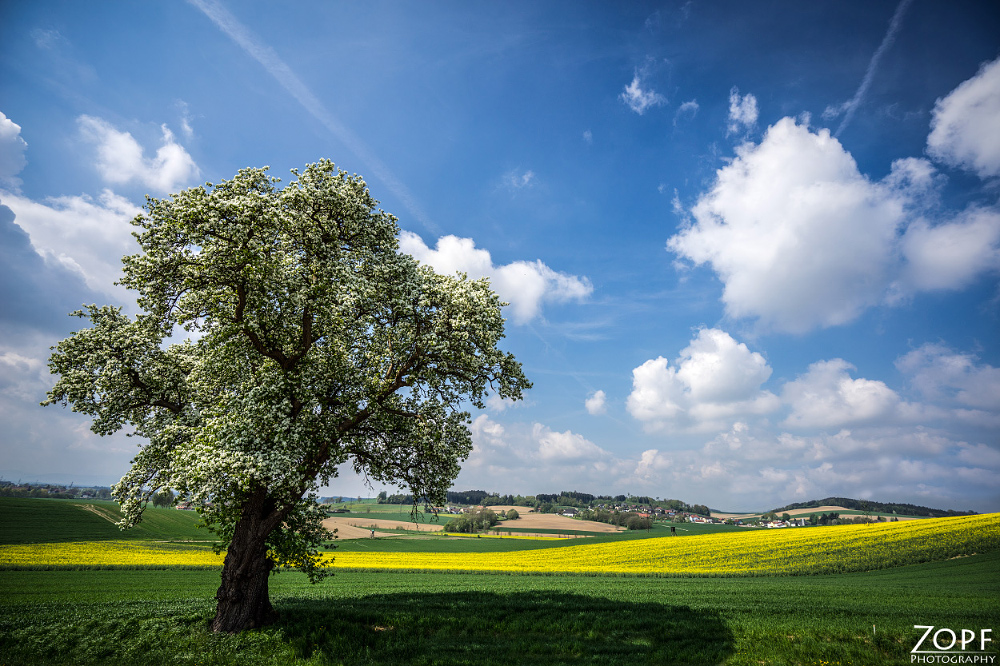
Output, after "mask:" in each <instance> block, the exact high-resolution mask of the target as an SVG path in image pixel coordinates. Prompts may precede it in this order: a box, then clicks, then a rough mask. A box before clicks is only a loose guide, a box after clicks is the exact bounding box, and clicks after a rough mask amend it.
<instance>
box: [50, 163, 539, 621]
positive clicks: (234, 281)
mask: <svg viewBox="0 0 1000 666" xmlns="http://www.w3.org/2000/svg"><path fill="white" fill-rule="evenodd" d="M292 173H293V174H294V176H295V180H294V181H292V182H291V183H290V184H288V185H287V186H285V187H284V188H280V189H279V188H278V187H277V183H278V180H277V179H275V178H271V177H269V176H268V175H267V173H266V169H245V170H241V171H240V172H239V173H238V174H237V175H236V176H235V177H234V178H233V179H232V180H227V181H223V182H222V183H219V184H218V185H212V184H211V183H209V184H207V185H206V186H204V187H195V188H192V189H189V190H186V191H184V192H181V193H179V194H176V195H173V196H171V197H169V198H167V199H155V198H149V199H148V200H147V204H146V207H145V213H144V214H143V215H140V216H138V217H137V218H136V219H135V220H134V221H133V224H134V225H135V226H136V227H137V228H138V230H137V232H136V233H135V234H134V235H135V237H136V238H137V240H138V242H139V245H140V246H141V249H142V251H141V252H140V253H138V254H134V255H131V256H126V257H125V258H124V259H123V261H124V278H123V279H122V280H121V284H123V285H124V286H126V287H128V288H129V289H132V290H134V291H135V292H137V294H138V297H137V303H138V306H139V314H138V315H136V316H134V317H128V316H126V315H125V314H123V313H122V311H121V309H120V308H114V307H107V306H105V307H97V306H89V307H88V308H86V309H85V310H83V311H79V312H76V313H74V314H76V315H77V316H79V317H82V318H86V319H89V321H90V326H89V327H88V328H83V329H81V330H79V331H77V332H75V333H73V334H71V335H70V336H69V337H68V338H66V339H65V340H63V341H62V342H60V343H59V344H58V346H57V347H55V348H54V352H53V354H52V356H51V359H50V361H49V366H50V369H51V370H52V372H53V373H55V374H57V375H58V376H59V377H58V380H57V381H56V384H55V386H54V387H53V389H52V390H51V391H50V392H49V394H48V399H47V400H46V401H45V403H43V404H54V403H59V404H63V405H66V404H70V405H72V408H73V410H74V411H78V412H83V413H85V414H88V415H90V416H91V417H92V426H91V427H92V429H93V430H94V432H96V433H99V434H110V433H112V432H115V431H118V430H120V429H122V428H125V427H129V428H130V429H131V430H132V431H133V432H134V433H135V434H136V435H138V436H140V437H142V438H144V439H145V440H146V441H145V443H144V444H143V445H142V446H141V447H140V450H139V453H138V454H137V455H136V457H135V458H134V459H133V461H132V467H131V469H130V470H129V471H128V473H127V474H126V475H125V476H124V478H122V480H121V481H120V482H119V483H118V484H116V486H115V487H114V496H115V497H116V499H117V500H118V501H119V502H120V504H121V506H122V509H123V514H124V518H123V520H122V523H121V526H122V528H127V527H131V526H133V525H135V524H136V523H138V522H139V521H140V520H141V519H142V513H143V510H144V508H145V507H146V504H147V503H148V501H149V499H150V497H151V496H152V495H153V494H154V493H155V492H156V491H157V490H158V489H161V488H172V489H174V490H176V491H177V492H178V493H179V499H182V500H185V501H190V502H192V503H193V504H194V505H195V506H196V507H197V508H198V510H199V511H200V512H201V513H202V515H203V517H204V519H205V521H206V523H207V524H208V525H209V526H210V527H211V528H212V529H213V530H214V531H215V533H216V534H217V535H218V537H219V539H220V541H221V543H222V545H223V546H224V547H225V548H226V549H227V554H226V559H225V564H224V567H223V571H222V584H221V586H220V587H219V591H218V593H217V595H216V599H217V600H218V605H217V609H216V615H215V618H214V620H213V624H212V628H213V629H214V630H215V631H224V632H236V631H241V630H244V629H248V628H253V627H259V626H262V625H265V624H267V623H269V622H272V621H273V620H274V618H275V612H274V610H273V608H272V606H271V604H270V601H269V598H268V576H269V574H271V573H272V571H274V570H275V568H276V567H285V566H295V567H298V568H300V569H302V570H303V571H305V572H306V573H307V574H309V575H310V578H311V579H313V580H316V579H318V578H320V577H322V574H323V573H324V572H323V571H322V569H321V568H320V567H318V563H319V550H318V549H319V547H320V546H321V543H322V541H323V540H324V539H327V538H329V537H330V534H329V533H328V532H326V531H325V530H324V529H323V527H322V525H321V519H322V515H321V514H320V513H319V512H318V511H317V506H316V502H315V499H316V494H317V491H318V489H319V488H320V487H322V486H324V485H326V484H328V483H329V482H330V481H331V479H333V478H335V477H336V476H337V474H338V470H339V469H342V468H344V467H345V466H347V467H348V468H351V469H353V470H354V471H355V472H356V473H358V474H362V475H364V476H366V477H367V478H368V479H371V480H372V481H375V482H382V483H389V484H395V485H405V486H408V487H409V489H410V491H411V492H412V494H413V496H414V497H417V498H420V497H426V498H428V499H430V500H431V501H435V502H440V501H443V497H444V493H445V491H446V490H447V489H448V487H450V485H451V482H452V481H453V480H454V478H455V476H456V475H457V474H458V471H459V463H460V462H461V461H462V460H464V459H465V458H466V456H468V454H469V452H470V450H471V448H472V444H471V437H470V434H469V431H468V423H469V414H468V413H467V412H465V411H463V406H464V405H466V404H469V403H471V404H472V405H475V406H477V407H480V408H481V407H483V400H484V398H485V396H486V395H487V394H488V392H491V391H492V392H494V393H496V394H497V395H499V396H501V397H507V398H512V399H519V398H521V394H522V390H524V389H526V388H529V387H530V384H529V382H528V381H527V380H526V379H525V377H524V374H523V373H522V371H521V366H520V364H519V363H517V362H516V361H515V360H514V357H513V356H512V355H511V354H509V353H504V352H501V351H500V350H499V349H498V343H499V341H500V339H501V338H502V337H503V328H504V320H503V318H502V316H501V312H500V307H501V305H502V304H501V303H500V302H499V300H498V298H497V296H496V295H495V294H494V293H493V291H492V290H491V289H490V287H489V285H488V283H487V282H486V281H485V280H469V279H467V278H465V277H449V276H443V275H438V274H436V273H434V272H433V271H432V270H431V269H430V268H428V267H426V266H421V265H418V263H417V262H416V261H415V260H414V259H413V258H412V257H410V256H408V255H405V254H401V253H400V252H399V251H398V242H397V238H396V236H397V234H398V231H399V229H398V226H397V224H396V219H395V218H394V217H392V216H391V215H389V214H387V213H385V212H383V211H382V210H380V209H379V208H378V207H377V206H378V202H377V201H375V200H374V199H373V198H372V197H371V195H370V193H369V192H368V189H367V187H366V185H365V183H364V181H363V180H361V179H360V178H359V177H357V176H349V175H348V174H346V173H345V172H343V171H339V170H337V169H336V167H335V166H334V165H333V164H332V163H331V162H329V161H321V162H319V163H317V164H312V165H309V166H307V167H306V168H305V170H304V171H303V172H302V173H301V174H300V173H299V172H298V171H293V172H292ZM181 327H182V328H183V329H186V330H187V331H188V335H187V336H184V335H183V334H182V333H180V328H181ZM181 337H186V339H185V340H184V341H183V342H176V340H177V339H179V338H181Z"/></svg>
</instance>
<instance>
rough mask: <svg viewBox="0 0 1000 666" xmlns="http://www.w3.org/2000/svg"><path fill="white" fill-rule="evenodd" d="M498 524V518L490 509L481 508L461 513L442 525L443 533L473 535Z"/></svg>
mask: <svg viewBox="0 0 1000 666" xmlns="http://www.w3.org/2000/svg"><path fill="white" fill-rule="evenodd" d="M499 522H500V517H499V516H497V514H496V513H494V512H493V510H492V509H487V508H486V507H482V508H479V509H474V510H472V511H470V512H469V513H463V514H462V515H461V516H458V517H457V518H453V519H452V520H449V521H448V522H447V523H445V525H444V531H445V532H458V533H469V534H471V533H474V532H479V531H481V530H488V529H490V528H491V527H493V526H494V525H496V524H497V523H499Z"/></svg>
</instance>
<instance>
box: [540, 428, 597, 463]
mask: <svg viewBox="0 0 1000 666" xmlns="http://www.w3.org/2000/svg"><path fill="white" fill-rule="evenodd" d="M531 434H532V437H533V439H534V440H535V441H536V442H537V443H538V457H539V458H540V459H541V460H542V461H545V462H556V463H579V462H594V461H599V460H602V459H604V458H607V457H609V454H608V452H607V451H605V450H604V449H602V448H601V447H599V446H597V444H594V443H593V442H591V441H590V440H589V439H587V438H586V437H584V436H583V435H578V434H576V433H575V432H573V431H572V430H567V431H566V432H556V431H555V430H552V429H551V428H549V427H547V426H544V425H542V424H541V423H536V424H534V426H533V427H532V429H531Z"/></svg>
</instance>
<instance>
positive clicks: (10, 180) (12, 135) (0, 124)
mask: <svg viewBox="0 0 1000 666" xmlns="http://www.w3.org/2000/svg"><path fill="white" fill-rule="evenodd" d="M27 148H28V144H27V142H25V140H24V139H22V138H21V126H20V125H18V124H17V123H15V122H14V121H13V120H11V119H10V118H8V117H7V116H6V115H4V114H3V112H0V187H2V188H6V189H12V190H15V191H16V190H17V189H18V188H20V186H21V181H20V179H18V178H17V177H16V176H17V174H19V173H21V170H22V169H23V168H24V166H25V165H26V164H27V163H28V160H27V159H25V157H24V151H25V150H26V149H27Z"/></svg>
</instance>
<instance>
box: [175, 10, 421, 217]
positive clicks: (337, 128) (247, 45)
mask: <svg viewBox="0 0 1000 666" xmlns="http://www.w3.org/2000/svg"><path fill="white" fill-rule="evenodd" d="M188 2H190V3H191V4H192V5H194V6H195V7H197V8H198V9H199V10H201V12H202V13H203V14H205V16H207V17H208V18H209V19H211V21H212V22H213V23H215V25H216V26H218V27H219V29H220V30H222V32H224V33H226V35H228V36H229V38H230V39H232V40H233V41H234V42H236V44H237V45H238V46H239V47H240V48H241V49H243V50H244V51H245V52H246V53H247V55H249V56H250V57H251V58H253V59H254V60H256V61H257V62H259V63H260V64H261V65H263V66H264V69H266V70H267V72H268V74H270V75H271V76H273V77H274V78H275V80H277V82H278V83H280V84H281V86H282V87H283V88H284V89H285V90H287V91H288V92H289V93H290V94H291V95H292V97H294V98H295V99H296V100H297V101H298V102H299V104H301V105H302V106H303V107H304V108H305V110H306V111H308V112H309V115H311V116H312V117H313V118H315V119H316V120H318V121H319V122H320V123H322V124H323V125H324V126H325V127H326V128H327V129H328V130H330V132H331V133H332V134H333V135H334V136H335V137H336V138H337V139H338V140H339V141H340V142H341V143H343V144H344V145H345V146H346V147H347V149H348V150H350V151H351V152H352V153H354V154H355V155H357V156H358V158H359V159H360V160H361V161H362V162H363V163H364V164H365V166H366V167H367V168H368V169H369V170H370V171H371V172H372V173H373V174H374V175H375V177H376V178H378V179H379V180H381V181H382V182H383V183H385V185H386V187H388V188H389V190H390V191H391V192H392V193H393V194H394V195H396V197H397V198H398V199H399V200H400V201H401V202H402V203H403V206H404V207H405V208H406V210H408V211H409V212H410V214H411V215H413V217H415V218H416V219H417V220H418V221H419V222H420V223H421V224H422V225H423V226H424V227H425V228H426V229H427V230H428V231H430V232H431V233H435V234H437V233H440V229H439V228H438V226H437V225H436V224H434V222H432V221H431V219H430V218H429V217H428V216H427V214H426V213H425V212H424V211H423V209H422V208H421V207H420V205H419V204H418V203H417V201H416V199H415V198H414V196H413V195H412V194H411V193H410V190H409V188H407V187H406V185H404V184H403V183H402V182H400V180H399V179H398V178H396V176H395V174H393V173H392V171H391V170H390V169H389V167H387V166H386V165H385V163H383V162H382V160H380V159H379V158H378V157H377V156H376V155H375V154H374V153H372V151H371V150H370V149H369V148H368V146H367V145H365V143H364V141H362V140H361V139H360V138H359V137H358V136H357V135H356V134H355V133H354V132H352V131H351V130H350V129H348V128H347V127H345V126H344V125H343V123H341V122H340V121H339V120H337V118H336V117H335V116H334V115H333V114H332V113H330V112H329V111H328V110H327V109H326V107H325V106H323V103H322V102H321V101H319V99H318V98H317V97H316V95H314V94H313V93H312V91H311V90H309V87H308V86H306V84H305V83H303V82H302V79H300V78H299V77H298V75H296V74H295V72H294V71H292V68H291V67H289V66H288V64H287V63H286V62H285V61H284V60H282V59H281V57H280V56H279V55H278V54H277V53H276V52H275V50H274V49H272V48H271V47H270V46H268V45H266V44H264V43H263V42H262V41H261V40H260V39H258V38H257V36H256V35H254V34H253V33H252V32H251V31H250V30H249V29H248V28H247V27H246V26H245V25H243V24H242V23H240V21H239V19H237V18H236V17H235V16H233V15H232V14H231V13H229V10H228V9H226V8H225V7H224V6H223V5H222V4H221V3H219V2H218V1H217V0H188Z"/></svg>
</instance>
